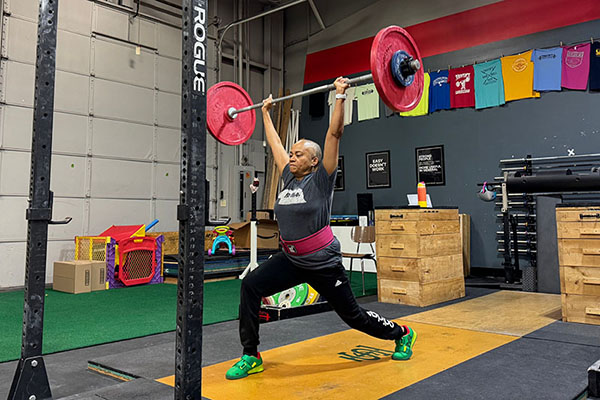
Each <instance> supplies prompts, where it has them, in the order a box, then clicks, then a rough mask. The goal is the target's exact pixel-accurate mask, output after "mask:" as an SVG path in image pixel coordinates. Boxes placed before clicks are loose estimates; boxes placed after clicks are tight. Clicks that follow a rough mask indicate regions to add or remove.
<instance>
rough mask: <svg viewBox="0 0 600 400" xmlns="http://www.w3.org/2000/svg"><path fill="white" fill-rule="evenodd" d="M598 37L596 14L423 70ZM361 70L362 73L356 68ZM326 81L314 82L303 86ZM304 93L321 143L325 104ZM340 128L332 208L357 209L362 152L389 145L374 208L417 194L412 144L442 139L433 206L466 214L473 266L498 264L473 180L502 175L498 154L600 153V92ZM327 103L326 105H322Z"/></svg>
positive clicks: (441, 59) (491, 217)
mask: <svg viewBox="0 0 600 400" xmlns="http://www.w3.org/2000/svg"><path fill="white" fill-rule="evenodd" d="M592 36H593V37H595V38H598V37H600V20H595V21H591V22H587V23H584V24H578V25H573V26H569V27H566V28H561V29H557V30H552V31H548V32H542V33H538V34H534V35H528V36H524V37H520V38H516V39H510V40H506V41H501V42H496V43H492V44H488V45H483V46H478V47H474V48H470V49H465V50H460V51H456V52H452V53H447V54H443V55H439V56H434V57H429V58H426V59H424V60H423V64H424V67H425V69H426V70H427V69H431V70H432V71H433V70H437V69H438V68H441V69H446V68H448V65H452V66H453V67H456V66H462V65H468V64H473V63H474V62H475V61H479V62H482V61H486V60H490V59H494V58H498V57H500V56H502V55H510V54H515V53H519V52H522V51H527V50H530V49H532V48H536V47H550V46H558V45H559V43H560V42H561V41H562V42H564V43H565V44H570V43H573V42H577V41H582V40H587V41H589V40H590V37H592ZM358 75H360V74H358ZM320 84H323V82H318V83H315V84H312V85H310V86H306V87H305V89H308V88H310V87H314V86H317V85H320ZM308 106H309V99H308V97H304V98H303V99H302V113H301V120H300V137H305V138H309V139H312V140H315V141H317V142H318V143H321V144H322V143H323V140H324V136H325V132H326V130H327V126H328V115H329V113H328V111H327V110H325V114H324V116H323V117H321V118H312V117H311V116H310V115H309V112H308V110H309V107H308ZM354 106H355V107H354V119H353V123H352V124H351V125H348V126H346V127H345V129H344V137H343V139H342V142H341V147H340V155H343V156H344V164H345V183H346V187H345V190H344V191H338V192H335V196H334V203H333V211H332V212H333V214H355V213H356V193H363V192H367V188H366V165H365V153H367V152H373V151H380V150H390V152H391V156H390V157H391V177H392V187H391V188H390V189H372V190H371V192H372V193H373V198H374V205H375V207H378V206H399V205H406V204H407V201H406V194H407V193H416V184H417V181H416V179H417V178H416V171H415V148H416V147H423V146H430V145H439V144H443V145H444V156H445V172H446V185H445V186H437V187H433V186H431V187H428V191H427V192H428V193H429V194H430V195H431V197H432V202H433V204H434V206H457V207H459V209H460V212H461V213H466V214H470V215H471V220H472V225H471V260H472V265H473V266H474V267H482V266H485V267H498V268H500V264H501V262H502V260H501V259H500V258H499V256H498V254H497V252H496V248H497V246H496V235H495V232H496V230H499V226H500V225H499V222H500V221H498V220H497V219H496V218H495V214H496V212H497V210H496V209H495V208H494V205H493V203H484V202H482V201H480V200H479V199H477V197H476V193H477V191H478V190H479V188H478V187H477V185H476V184H477V182H482V181H484V180H488V181H493V177H494V176H499V175H501V172H500V168H499V160H500V159H505V158H511V157H515V158H521V157H524V156H526V155H527V154H532V155H533V156H534V157H537V156H553V155H560V156H562V155H567V149H575V152H576V154H586V153H598V152H600V92H598V93H596V92H589V91H585V92H584V91H568V90H563V91H562V92H553V93H542V96H541V98H539V99H524V100H518V101H513V102H510V103H508V104H506V105H504V106H502V107H495V108H490V109H484V110H479V111H476V110H475V109H457V110H446V111H438V112H435V113H433V114H430V115H426V116H422V117H413V118H409V117H400V116H398V115H394V116H392V117H385V109H384V106H383V103H381V105H380V117H379V119H374V120H369V121H363V122H358V120H357V114H356V103H355V104H354ZM325 107H327V105H326V104H325Z"/></svg>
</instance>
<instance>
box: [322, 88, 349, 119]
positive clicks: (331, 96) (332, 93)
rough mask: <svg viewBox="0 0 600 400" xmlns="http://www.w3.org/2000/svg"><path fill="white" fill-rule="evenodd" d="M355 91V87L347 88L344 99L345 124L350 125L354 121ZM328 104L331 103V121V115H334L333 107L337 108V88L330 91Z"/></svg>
mask: <svg viewBox="0 0 600 400" xmlns="http://www.w3.org/2000/svg"><path fill="white" fill-rule="evenodd" d="M354 91H355V88H353V87H349V88H347V89H346V92H345V93H346V100H344V125H350V124H351V123H352V112H353V103H354ZM327 104H329V122H330V123H331V117H332V116H333V109H334V108H335V107H334V106H335V90H332V91H330V92H329V97H328V98H327Z"/></svg>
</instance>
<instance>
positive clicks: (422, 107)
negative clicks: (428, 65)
mask: <svg viewBox="0 0 600 400" xmlns="http://www.w3.org/2000/svg"><path fill="white" fill-rule="evenodd" d="M428 112H429V74H428V73H427V72H425V73H424V74H423V94H422V95H421V100H419V104H417V106H416V107H415V108H413V109H412V110H410V111H404V112H401V113H400V115H401V116H403V117H418V116H421V115H427V113H428Z"/></svg>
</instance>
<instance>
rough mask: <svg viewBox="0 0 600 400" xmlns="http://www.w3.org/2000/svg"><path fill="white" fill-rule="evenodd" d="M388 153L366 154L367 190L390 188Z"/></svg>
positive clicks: (387, 151)
mask: <svg viewBox="0 0 600 400" xmlns="http://www.w3.org/2000/svg"><path fill="white" fill-rule="evenodd" d="M390 171H391V166H390V152H389V150H386V151H378V152H376V153H367V189H377V188H389V187H392V178H391V172H390Z"/></svg>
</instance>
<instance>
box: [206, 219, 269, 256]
mask: <svg viewBox="0 0 600 400" xmlns="http://www.w3.org/2000/svg"><path fill="white" fill-rule="evenodd" d="M229 227H230V228H231V230H233V236H234V238H235V248H236V249H249V248H250V222H238V223H235V224H229ZM257 228H258V240H257V244H258V248H259V249H278V248H279V227H278V226H277V222H276V221H274V220H272V219H259V220H258V225H257ZM211 243H212V241H211Z"/></svg>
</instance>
